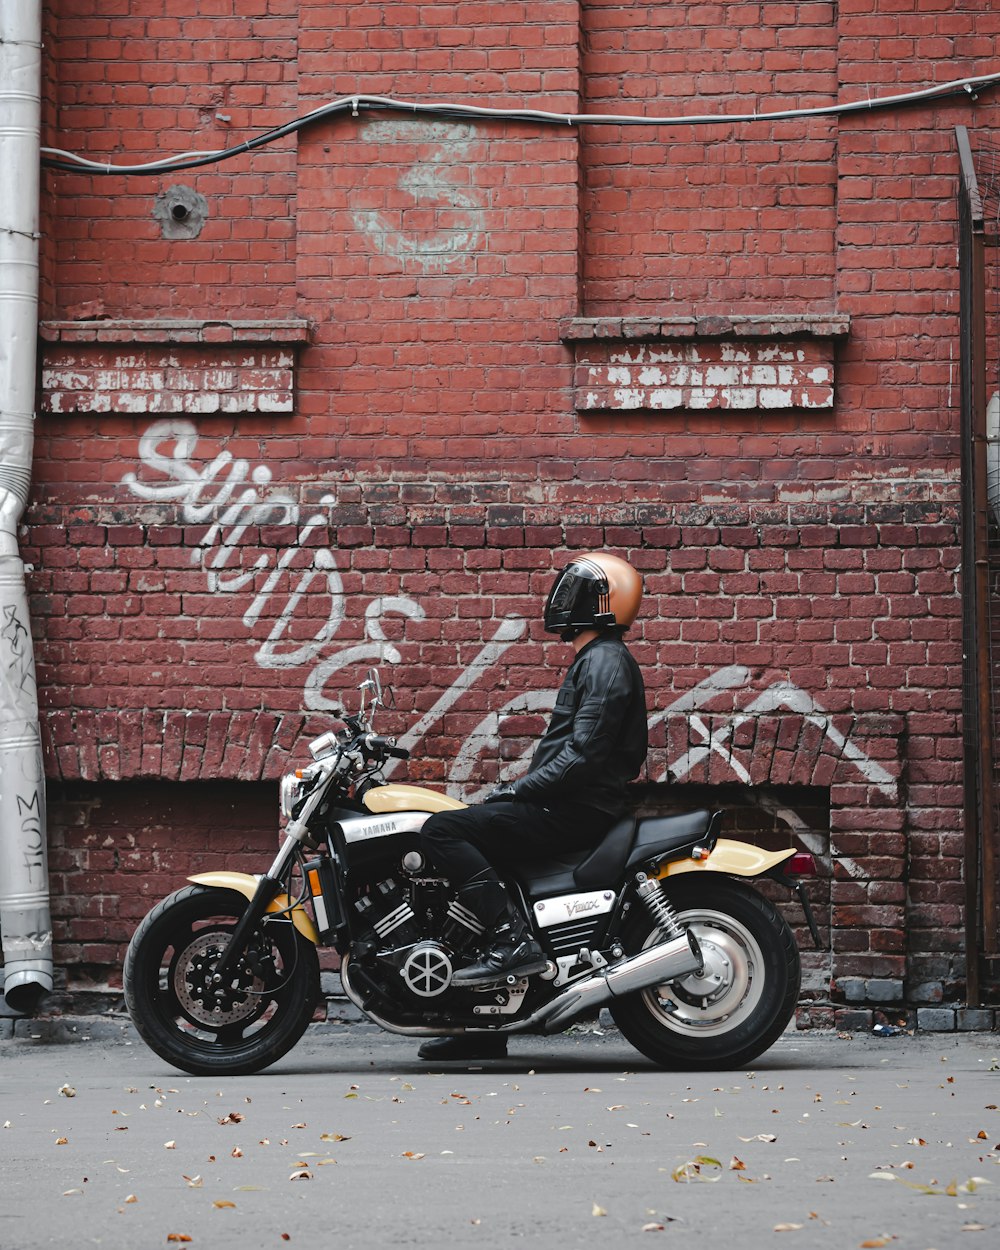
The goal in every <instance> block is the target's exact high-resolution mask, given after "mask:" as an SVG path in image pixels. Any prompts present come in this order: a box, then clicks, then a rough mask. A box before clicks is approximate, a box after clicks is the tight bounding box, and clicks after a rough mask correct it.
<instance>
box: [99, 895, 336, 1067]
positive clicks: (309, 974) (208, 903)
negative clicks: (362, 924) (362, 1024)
mask: <svg viewBox="0 0 1000 1250" xmlns="http://www.w3.org/2000/svg"><path fill="white" fill-rule="evenodd" d="M246 906H247V901H246V899H245V898H244V897H243V896H242V895H241V894H237V893H236V892H235V891H233V890H218V889H210V888H206V887H205V886H198V885H192V886H187V887H185V888H184V889H183V890H178V891H177V892H176V893H174V894H171V895H170V896H169V897H168V898H165V899H164V900H163V902H162V903H159V904H157V906H156V907H154V908H153V910H152V911H151V912H150V913H149V914H148V915H147V916H146V918H145V919H144V920H143V921H142V923H141V924H140V925H139V928H138V929H137V930H136V931H135V934H134V935H133V937H132V941H131V942H130V943H129V948H128V952H127V954H126V956H125V969H124V983H125V1002H126V1005H127V1006H128V1010H129V1014H130V1015H131V1017H132V1021H133V1023H134V1024H135V1027H136V1029H137V1030H138V1031H139V1034H140V1036H141V1037H142V1038H143V1040H144V1041H145V1042H146V1044H147V1045H148V1046H150V1047H151V1049H153V1050H154V1051H155V1052H156V1053H157V1054H158V1055H159V1056H160V1057H161V1058H162V1059H165V1060H166V1061H167V1062H168V1063H171V1064H173V1065H174V1066H175V1067H177V1068H181V1069H183V1071H185V1072H193V1073H194V1074H195V1075H198V1076H211V1075H217V1074H222V1073H228V1074H231V1075H239V1074H241V1073H246V1072H256V1071H258V1070H259V1069H261V1068H265V1067H267V1065H268V1064H271V1063H274V1061H275V1060H276V1059H280V1058H281V1056H282V1055H283V1054H285V1052H286V1051H288V1050H290V1049H291V1048H292V1047H293V1046H294V1045H295V1043H296V1042H297V1041H298V1040H299V1038H300V1037H301V1036H302V1034H303V1033H304V1032H305V1030H306V1026H307V1025H308V1024H309V1021H310V1020H311V1019H312V1015H313V1012H314V1010H315V1008H316V1003H317V1000H318V998H319V960H318V958H317V955H316V948H315V946H313V944H312V943H311V942H309V941H307V940H306V939H305V938H304V937H302V936H301V935H300V934H299V933H298V932H297V931H296V929H295V927H294V925H293V924H292V923H291V921H290V920H289V919H287V918H286V917H268V918H267V919H265V920H264V921H262V922H261V924H260V925H259V926H258V928H257V930H256V932H255V933H254V934H253V935H252V936H251V939H250V941H249V942H248V944H247V947H246V950H245V951H244V952H243V954H242V955H241V957H240V959H239V962H238V963H237V964H236V965H235V967H234V969H233V971H232V973H231V974H230V975H229V976H228V977H227V978H226V980H225V982H224V983H223V982H220V981H217V980H216V979H215V975H216V974H215V964H216V962H217V960H218V958H219V956H220V955H221V954H222V952H223V950H225V948H226V944H227V942H228V940H229V936H230V934H231V933H232V931H233V929H234V928H235V926H236V922H237V921H238V920H239V918H240V916H241V915H242V914H243V912H244V911H245V910H246Z"/></svg>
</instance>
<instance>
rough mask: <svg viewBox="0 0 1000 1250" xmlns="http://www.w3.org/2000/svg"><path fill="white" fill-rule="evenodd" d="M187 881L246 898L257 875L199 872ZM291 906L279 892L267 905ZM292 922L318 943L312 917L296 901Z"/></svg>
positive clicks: (271, 908)
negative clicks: (234, 892) (231, 891)
mask: <svg viewBox="0 0 1000 1250" xmlns="http://www.w3.org/2000/svg"><path fill="white" fill-rule="evenodd" d="M188 881H193V882H194V884H195V885H207V886H211V887H212V888H214V889H216V890H235V891H236V893H237V894H242V895H243V896H244V898H246V899H252V898H253V896H254V895H255V894H256V893H257V881H258V878H257V877H252V876H251V875H250V874H249V873H247V872H227V871H221V872H201V873H198V874H197V876H194V877H188ZM289 907H291V899H290V898H289V897H288V895H287V894H279V895H277V897H275V898H273V899H272V900H271V901H270V903H268V905H267V910H268V912H287V911H288V909H289ZM291 919H292V924H293V925H295V927H296V929H298V931H299V932H300V933H301V934H302V936H303V937H304V938H308V940H309V941H310V942H312V944H313V945H314V946H318V945H319V932H318V930H317V929H316V925H315V924H314V922H313V919H312V917H311V916H310V915H309V913H308V912H307V911H306V909H305V908H304V907H303V906H302V904H301V903H297V904H296V905H295V906H294V907H291Z"/></svg>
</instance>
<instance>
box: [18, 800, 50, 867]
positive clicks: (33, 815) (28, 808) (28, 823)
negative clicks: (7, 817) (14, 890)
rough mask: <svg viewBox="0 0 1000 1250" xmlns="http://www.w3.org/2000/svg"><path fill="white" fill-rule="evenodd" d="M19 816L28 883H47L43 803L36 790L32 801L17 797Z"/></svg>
mask: <svg viewBox="0 0 1000 1250" xmlns="http://www.w3.org/2000/svg"><path fill="white" fill-rule="evenodd" d="M15 798H16V800H17V815H18V819H19V820H20V822H21V843H20V845H21V847H22V848H23V849H22V854H23V855H24V866H25V868H26V869H27V870H28V881H29V882H30V883H31V884H32V885H34V884H42V883H44V881H45V837H44V823H45V821H44V816H43V814H42V801H41V796H40V794H39V792H38V791H37V790H36V791H35V792H34V793H33V794H32V796H31V798H30V799H26V798H24V796H23V795H20V794H18V795H16V796H15Z"/></svg>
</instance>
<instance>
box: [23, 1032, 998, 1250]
mask: <svg viewBox="0 0 1000 1250" xmlns="http://www.w3.org/2000/svg"><path fill="white" fill-rule="evenodd" d="M73 1030H75V1031H73ZM39 1032H40V1036H39V1037H37V1038H32V1037H31V1036H30V1034H29V1035H26V1036H23V1035H22V1036H18V1037H14V1038H9V1039H7V1040H4V1041H0V1151H2V1153H0V1159H2V1167H3V1173H2V1184H0V1250H39V1248H41V1247H53V1246H58V1247H70V1246H72V1247H74V1248H75V1247H90V1246H100V1247H107V1248H109V1250H153V1248H154V1247H155V1248H157V1250H160V1248H163V1247H167V1248H168V1250H169V1247H171V1246H185V1245H189V1246H191V1247H192V1250H197V1248H198V1247H199V1246H202V1247H211V1248H212V1250H230V1248H233V1250H235V1248H236V1247H239V1248H240V1250H257V1248H258V1247H264V1248H267V1250H271V1248H272V1247H273V1248H275V1250H278V1248H279V1247H285V1246H287V1247H289V1248H290V1250H295V1247H296V1246H298V1247H306V1246H308V1247H336V1248H337V1250H353V1248H355V1247H357V1248H358V1250H361V1248H364V1250H368V1248H369V1247H373V1246H401V1247H402V1246H405V1247H423V1246H428V1247H430V1246H449V1247H463V1248H464V1247H475V1248H485V1247H489V1248H494V1247H501V1246H503V1247H508V1246H509V1245H510V1244H511V1243H514V1244H519V1245H529V1246H536V1245H537V1246H544V1247H546V1250H553V1248H555V1247H578V1246H581V1245H584V1244H596V1243H604V1244H608V1245H619V1244H621V1243H622V1242H623V1241H624V1240H625V1239H626V1238H628V1239H630V1240H631V1239H633V1238H634V1237H639V1238H640V1244H641V1245H643V1246H645V1245H647V1244H648V1245H649V1246H651V1247H655V1246H657V1245H660V1244H663V1245H670V1244H672V1245H675V1246H677V1245H680V1244H681V1243H682V1242H683V1244H684V1245H685V1246H699V1247H712V1250H720V1248H724V1247H726V1246H727V1245H728V1244H732V1245H734V1246H735V1247H738V1248H739V1250H756V1248H757V1247H765V1246H767V1247H773V1246H775V1245H777V1247H778V1250H785V1248H786V1247H787V1250H805V1248H806V1247H814V1246H815V1247H829V1248H830V1250H846V1248H849V1247H855V1246H857V1247H876V1246H888V1247H893V1248H894V1250H965V1248H966V1247H968V1250H976V1248H977V1247H981V1248H982V1250H986V1248H987V1247H991V1246H996V1245H997V1244H998V1242H997V1237H998V1230H1000V1166H998V1164H1000V1111H998V1104H1000V1035H997V1034H951V1035H942V1034H917V1035H916V1036H914V1037H910V1036H907V1035H901V1036H895V1037H886V1038H881V1037H876V1036H872V1035H870V1034H869V1035H861V1034H858V1035H854V1036H848V1035H837V1034H833V1033H822V1032H812V1033H795V1032H791V1033H787V1034H785V1036H784V1037H782V1038H781V1039H780V1040H779V1041H778V1043H777V1044H776V1045H775V1046H774V1047H773V1049H772V1050H771V1051H770V1052H769V1053H768V1054H767V1055H765V1056H762V1057H761V1058H760V1059H759V1060H758V1062H757V1063H756V1064H755V1065H754V1068H753V1070H752V1071H747V1070H741V1071H732V1072H712V1073H690V1072H663V1071H659V1070H657V1069H656V1068H654V1067H653V1066H652V1065H651V1064H649V1063H648V1062H646V1061H645V1060H643V1059H642V1058H641V1057H640V1056H639V1055H637V1054H636V1052H635V1051H633V1050H632V1049H631V1047H630V1046H629V1045H628V1044H627V1043H626V1042H625V1041H624V1040H623V1039H622V1038H621V1037H620V1035H619V1034H618V1033H617V1032H616V1031H615V1030H614V1029H612V1028H605V1029H601V1030H598V1031H594V1030H577V1031H574V1032H572V1033H569V1034H566V1035H563V1036H560V1037H556V1038H551V1039H540V1038H533V1037H529V1038H521V1039H513V1040H512V1042H511V1048H510V1057H509V1058H508V1059H507V1060H504V1061H494V1062H489V1063H483V1064H480V1065H478V1066H477V1067H474V1068H470V1067H469V1066H468V1065H455V1064H452V1065H447V1066H445V1065H441V1064H438V1065H436V1066H429V1065H427V1064H424V1063H421V1062H420V1061H419V1060H417V1059H416V1045H415V1043H414V1042H413V1041H411V1040H409V1039H406V1038H401V1037H395V1036H391V1035H389V1034H386V1033H383V1032H381V1031H380V1030H378V1029H376V1028H375V1027H374V1026H372V1025H369V1024H367V1023H361V1024H359V1023H351V1024H337V1023H327V1024H325V1025H319V1026H317V1025H314V1026H312V1027H311V1028H310V1030H309V1033H308V1034H307V1036H306V1038H304V1039H303V1041H302V1042H301V1043H300V1044H299V1046H298V1047H297V1049H296V1050H294V1051H293V1052H292V1053H291V1054H290V1055H288V1056H286V1057H285V1059H283V1060H282V1061H281V1062H280V1063H278V1064H276V1065H275V1066H274V1067H273V1068H271V1069H269V1070H268V1071H267V1072H264V1073H260V1074H258V1075H256V1076H253V1077H233V1078H223V1079H219V1078H214V1079H213V1078H195V1077H190V1076H186V1075H184V1074H183V1073H181V1072H177V1071H175V1070H173V1069H172V1068H170V1067H168V1066H167V1065H166V1064H164V1063H163V1062H162V1061H161V1060H159V1059H158V1058H157V1057H156V1056H155V1055H153V1054H152V1053H151V1052H150V1051H149V1050H147V1049H146V1047H145V1046H144V1045H143V1043H142V1042H141V1041H140V1040H138V1038H137V1037H136V1035H135V1034H134V1033H133V1032H132V1030H131V1027H130V1026H129V1025H128V1024H127V1023H125V1022H123V1021H121V1020H118V1021H109V1020H107V1019H102V1020H99V1021H93V1022H86V1021H83V1022H77V1024H76V1025H74V1026H72V1027H71V1028H70V1029H69V1030H68V1031H64V1032H63V1033H62V1035H61V1040H60V1041H58V1042H54V1041H51V1040H47V1038H48V1037H50V1036H51V1034H45V1033H44V1031H41V1030H40V1031H39Z"/></svg>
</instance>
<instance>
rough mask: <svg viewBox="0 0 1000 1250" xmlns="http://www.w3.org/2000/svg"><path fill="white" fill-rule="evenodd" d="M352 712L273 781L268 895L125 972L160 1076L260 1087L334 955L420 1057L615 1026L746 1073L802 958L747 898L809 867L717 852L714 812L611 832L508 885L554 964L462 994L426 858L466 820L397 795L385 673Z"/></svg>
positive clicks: (166, 917)
mask: <svg viewBox="0 0 1000 1250" xmlns="http://www.w3.org/2000/svg"><path fill="white" fill-rule="evenodd" d="M360 689H361V699H360V708H359V710H358V712H357V713H356V714H354V715H349V714H347V713H346V712H341V713H340V716H339V721H340V725H339V728H337V729H336V730H335V731H332V732H329V733H325V734H323V735H322V736H321V737H319V738H317V739H316V740H315V741H313V742H312V743H311V744H310V748H309V749H310V753H311V755H312V757H313V763H311V764H310V765H309V766H308V767H305V768H302V769H298V770H296V771H295V772H294V773H293V774H290V775H288V776H286V777H284V778H283V780H282V783H281V807H282V812H283V814H284V816H285V818H286V821H287V824H286V828H285V836H284V840H283V843H282V845H281V848H280V850H279V851H278V854H277V856H276V858H275V860H274V862H273V863H272V864H271V866H270V868H268V870H267V871H266V872H265V873H264V874H263V875H262V876H250V875H248V874H245V873H239V872H227V871H220V872H207V873H202V874H199V875H198V876H193V877H190V878H189V880H190V882H191V883H192V884H190V885H187V886H185V887H184V888H183V889H180V890H177V891H176V892H175V893H173V894H171V895H170V896H169V897H167V898H165V899H164V900H163V901H162V902H160V903H158V904H157V905H156V906H155V907H154V908H153V909H152V911H150V912H149V914H148V915H147V916H146V917H145V919H144V920H143V921H142V922H141V923H140V925H139V927H138V929H137V930H136V932H135V934H134V936H133V938H132V941H131V943H130V944H129V947H128V952H127V955H126V958H125V966H124V989H125V1001H126V1004H127V1006H128V1010H129V1013H130V1014H131V1017H132V1020H133V1021H134V1023H135V1026H136V1028H137V1030H138V1031H139V1033H140V1035H141V1036H142V1037H143V1039H144V1040H145V1041H146V1042H147V1044H148V1045H149V1046H150V1047H151V1048H152V1049H153V1050H154V1051H155V1052H156V1054H158V1055H159V1056H160V1057H161V1058H163V1059H165V1060H166V1061H167V1062H168V1063H170V1064H173V1065H174V1066H175V1067H177V1068H180V1069H182V1070H183V1071H185V1072H191V1073H195V1074H197V1075H213V1076H214V1075H219V1074H223V1073H225V1074H231V1075H235V1074H240V1073H248V1072H255V1071H258V1070H260V1069H261V1068H265V1067H267V1066H268V1065H269V1064H272V1063H274V1062H275V1060H277V1059H279V1058H280V1057H281V1056H282V1055H284V1054H285V1053H286V1052H287V1051H288V1050H290V1049H291V1048H292V1047H293V1046H294V1045H295V1043H296V1042H297V1041H298V1040H299V1038H300V1037H301V1036H302V1034H303V1033H304V1032H305V1030H306V1028H307V1026H308V1024H309V1022H310V1021H311V1020H312V1019H313V1016H314V1014H315V1013H316V1009H317V1006H318V1004H319V1001H320V967H319V959H318V955H317V949H318V948H319V947H321V946H323V947H333V948H334V949H335V950H336V951H337V952H338V954H339V955H340V976H341V979H342V982H343V987H344V990H345V992H346V994H347V996H348V997H349V998H350V1000H351V1001H352V1002H353V1003H354V1004H355V1005H356V1006H357V1007H358V1008H359V1009H360V1011H361V1012H362V1013H363V1014H364V1015H365V1016H366V1017H367V1018H368V1019H369V1020H372V1021H374V1022H375V1023H376V1024H378V1025H380V1026H381V1027H382V1028H384V1029H387V1030H389V1031H391V1032H393V1033H402V1034H407V1035H409V1036H412V1037H414V1038H426V1037H432V1036H443V1035H452V1034H462V1033H468V1032H473V1031H477V1032H482V1033H485V1032H490V1033H498V1032H499V1033H508V1034H513V1033H536V1034H537V1033H541V1034H550V1033H558V1032H560V1031H562V1030H564V1029H566V1028H567V1027H568V1026H569V1025H571V1024H572V1023H573V1022H574V1021H578V1020H581V1019H584V1018H592V1017H593V1016H595V1015H596V1014H597V1013H598V1012H599V1011H600V1009H601V1008H603V1007H607V1008H608V1010H609V1011H610V1013H611V1016H612V1018H613V1020H614V1022H615V1024H616V1025H617V1026H618V1028H619V1029H620V1031H621V1032H622V1034H623V1035H624V1036H625V1037H626V1038H627V1039H628V1040H629V1042H631V1043H632V1045H633V1046H635V1047H636V1049H638V1050H639V1051H641V1052H642V1054H643V1055H645V1056H647V1057H648V1058H649V1059H652V1060H653V1061H654V1062H655V1063H657V1064H660V1065H662V1066H664V1067H669V1068H682V1069H716V1068H729V1067H737V1066H743V1065H745V1064H747V1063H749V1062H750V1061H751V1060H752V1059H754V1058H755V1057H756V1056H757V1055H759V1054H761V1052H763V1051H764V1050H766V1049H767V1048H768V1047H769V1046H770V1045H771V1044H772V1043H773V1042H774V1041H775V1040H776V1038H777V1037H778V1036H779V1035H780V1034H781V1033H782V1032H783V1030H784V1029H785V1027H786V1026H787V1024H788V1022H789V1020H790V1019H791V1016H792V1013H793V1011H794V1009H795V1005H796V1000H797V997H798V991H799V981H800V963H799V953H798V949H797V947H796V944H795V939H794V937H793V935H792V932H791V930H790V928H789V926H788V924H787V923H786V921H785V920H784V918H783V917H782V915H781V913H780V912H779V911H778V910H777V909H776V908H775V907H774V906H773V905H772V904H771V902H769V901H768V899H767V898H765V897H764V896H763V895H762V894H760V893H759V892H758V891H757V890H755V889H753V887H752V884H751V883H752V882H754V881H759V880H760V879H762V878H770V879H773V880H777V881H781V882H783V883H784V884H786V885H788V886H789V887H790V888H791V889H792V890H794V891H796V892H797V894H798V897H799V900H800V901H801V903H802V905H803V907H804V908H805V911H806V918H807V920H808V923H809V927H810V929H811V931H812V934H813V937H814V939H815V940H816V942H817V945H818V944H819V941H818V933H817V930H816V926H815V923H814V921H813V918H812V915H811V912H810V911H809V904H808V900H807V898H806V895H805V892H804V890H803V887H802V882H801V880H800V876H801V875H802V874H808V873H809V872H810V871H812V870H813V867H814V866H813V864H812V857H811V856H809V855H807V854H803V853H796V852H795V851H794V850H792V849H787V850H783V851H776V852H769V851H764V850H761V849H759V848H758V847H755V846H751V845H748V844H746V843H743V842H736V841H731V840H728V839H725V838H722V837H720V827H721V820H722V813H721V812H711V811H707V810H702V811H692V812H686V813H684V814H682V815H673V816H663V817H654V818H652V819H640V820H637V819H635V818H634V817H629V818H627V819H623V820H622V821H620V822H619V823H617V824H616V825H614V827H613V828H612V829H611V830H610V831H609V832H608V834H607V835H606V837H605V838H604V840H603V841H602V842H601V843H600V845H598V846H597V847H596V848H594V849H593V850H587V851H580V852H578V853H575V854H570V855H561V856H560V857H559V858H558V859H546V860H535V861H532V862H530V863H526V864H524V863H522V864H510V865H505V864H500V865H498V866H497V867H498V870H499V871H500V872H501V875H502V876H503V877H504V878H505V881H506V883H507V885H508V888H509V890H510V891H511V895H512V897H514V898H516V899H517V900H518V901H519V903H520V905H521V906H522V907H523V909H524V914H525V916H526V918H527V920H528V922H529V923H530V925H531V927H532V929H533V931H534V934H535V937H536V938H537V940H538V941H539V942H540V943H541V945H542V947H543V948H544V950H545V952H546V953H547V955H548V957H549V959H548V964H547V966H546V967H545V968H544V970H542V971H540V972H538V973H536V974H534V975H532V976H522V977H518V976H508V977H505V978H503V979H501V980H500V981H498V982H497V983H496V984H494V985H487V986H483V985H477V986H475V987H462V988H456V987H454V986H453V984H452V976H453V974H454V972H455V970H456V969H458V968H461V967H462V966H464V965H466V964H467V963H471V962H473V961H474V960H475V959H476V958H477V956H478V954H479V950H480V944H481V942H482V941H483V939H484V938H486V937H488V934H484V932H483V926H482V924H481V923H480V921H479V920H478V919H477V918H476V916H475V915H473V913H472V912H471V911H469V910H468V908H466V907H464V906H463V905H462V903H461V902H460V901H459V900H458V898H457V897H456V889H455V887H454V884H453V883H452V882H450V881H448V880H447V879H446V878H445V877H443V876H441V875H440V874H438V873H437V872H436V871H435V869H434V865H433V864H431V863H429V862H427V860H426V859H425V857H424V855H423V853H422V851H421V850H420V844H419V838H418V834H419V831H420V828H421V826H422V825H423V823H424V822H425V821H426V820H427V818H428V816H429V815H430V814H431V813H432V812H437V811H441V810H443V809H445V808H456V807H461V806H463V804H461V803H459V802H458V801H457V800H456V799H453V798H450V797H448V796H447V795H445V794H442V793H438V792H436V791H434V790H430V789H425V788H423V787H420V786H412V785H401V784H396V783H393V782H391V781H388V780H387V779H386V778H385V776H384V773H383V770H384V768H385V766H386V763H387V761H388V760H390V759H406V758H408V754H409V753H408V752H407V751H405V750H404V749H402V748H400V747H398V746H396V744H395V740H394V739H393V738H391V737H385V736H382V735H380V734H377V733H376V732H375V730H374V718H375V714H376V713H377V711H378V709H379V708H380V707H386V706H392V702H391V691H390V690H388V689H387V690H385V691H383V687H382V684H381V681H380V678H379V674H378V672H377V671H376V670H371V671H369V673H368V676H367V678H366V680H365V681H364V682H363V683H362V685H361V687H360Z"/></svg>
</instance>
